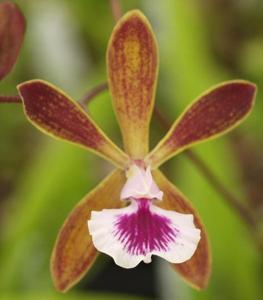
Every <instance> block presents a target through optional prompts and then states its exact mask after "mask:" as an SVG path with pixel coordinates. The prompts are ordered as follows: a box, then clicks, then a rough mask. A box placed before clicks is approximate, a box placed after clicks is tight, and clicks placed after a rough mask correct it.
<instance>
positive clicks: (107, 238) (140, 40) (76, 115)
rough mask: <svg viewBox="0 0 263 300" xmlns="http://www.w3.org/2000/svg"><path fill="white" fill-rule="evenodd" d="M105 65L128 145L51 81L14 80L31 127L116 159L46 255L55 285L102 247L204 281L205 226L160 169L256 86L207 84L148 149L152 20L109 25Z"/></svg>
mask: <svg viewBox="0 0 263 300" xmlns="http://www.w3.org/2000/svg"><path fill="white" fill-rule="evenodd" d="M107 67H108V83H109V89H110V92H111V95H112V103H113V107H114V111H115V113H116V116H117V120H118V123H119V125H120V128H121V132H122V137H123V143H124V149H125V152H124V151H123V150H121V149H120V148H119V147H117V146H116V145H115V144H114V143H113V142H112V141H111V140H110V139H109V138H108V137H107V136H106V135H105V134H104V133H103V132H102V130H101V129H100V128H99V127H98V126H97V125H96V124H95V123H94V121H92V119H91V118H90V116H89V115H88V114H87V113H86V112H85V111H84V110H83V108H82V107H81V106H80V105H79V104H78V103H76V102H74V101H73V100H72V99H71V98H70V97H69V96H67V95H66V94H65V93H63V92H62V91H61V90H59V89H58V88H56V87H54V86H53V85H51V84H49V83H47V82H44V81H42V80H31V81H28V82H25V83H22V84H20V85H19V86H18V91H19V94H20V96H21V98H22V101H23V106H24V112H25V114H26V116H27V118H28V119H29V121H30V122H31V123H32V124H33V125H34V126H36V127H37V128H38V129H40V130H41V131H43V132H44V133H46V134H49V135H51V136H52V137H55V138H59V139H62V140H67V141H69V142H72V143H74V144H77V145H80V146H82V147H84V148H86V149H89V150H91V151H93V152H94V153H96V154H98V155H100V156H102V157H103V158H105V159H107V160H109V161H110V162H112V163H113V164H114V165H115V166H116V167H117V168H116V169H115V170H114V171H113V172H112V173H111V174H110V175H109V176H108V177H107V178H106V179H105V180H104V181H102V182H101V183H100V184H99V185H98V186H97V187H96V188H95V189H94V190H93V191H91V192H90V193H89V194H88V195H86V196H85V197H84V198H83V199H82V200H81V201H80V202H79V203H78V204H77V205H76V206H75V208H74V209H73V210H72V212H71V213H70V214H69V216H68V218H67V219H66V221H65V222H64V224H63V226H62V228H61V230H60V232H59V235H58V237H57V240H56V243H55V247H54V250H53V254H52V259H51V272H52V277H53V280H54V283H55V286H56V288H57V289H58V290H60V291H66V290H68V289H69V288H70V287H72V286H73V285H74V284H75V283H77V282H78V281H79V280H80V279H81V278H82V277H83V276H84V274H85V273H86V272H87V271H88V269H89V268H90V267H91V266H92V264H93V263H94V261H95V259H96V257H97V254H98V250H99V251H100V252H104V253H107V254H108V255H111V256H112V257H113V259H114V260H115V262H116V263H117V264H118V265H121V266H123V267H125V268H130V267H134V266H136V265H137V264H138V263H139V262H140V261H142V260H143V261H145V262H150V261H151V256H152V255H159V256H161V257H163V258H165V259H166V260H168V261H169V262H170V263H171V265H172V267H173V268H175V269H176V270H177V272H178V273H179V274H180V275H181V276H182V277H183V278H184V279H185V280H187V281H188V282H189V283H190V284H191V285H192V286H194V287H196V288H204V287H205V286H206V285H207V282H208V279H209V275H210V269H211V268H210V264H211V256H210V251H209V245H208V238H207V234H206V231H205V228H204V226H203V224H202V222H201V220H200V218H199V216H198V214H197V213H196V211H195V210H194V208H193V207H192V206H191V205H190V203H189V201H188V200H187V199H186V197H185V196H184V195H183V194H182V193H181V192H180V191H179V190H178V189H177V188H176V187H175V186H174V185H173V184H172V183H171V182H169V181H168V179H167V178H166V177H165V176H164V175H163V174H162V172H161V171H159V170H158V167H159V166H160V165H161V164H163V163H164V162H165V161H167V160H168V159H169V158H171V157H172V156H174V155H176V154H178V153H180V152H182V151H183V150H185V149H188V148H190V147H191V146H193V145H194V144H197V143H200V142H202V141H206V140H209V139H211V138H214V137H217V136H219V135H221V134H223V133H225V132H227V131H229V130H230V129H232V128H234V127H235V126H237V125H238V124H239V123H240V122H241V121H242V120H243V119H244V118H245V117H246V116H247V115H248V114H249V112H250V111H251V109H252V106H253V103H254V98H255V92H256V87H255V85H254V84H252V83H249V82H247V81H243V80H236V81H229V82H225V83H223V84H220V85H218V86H216V87H213V88H212V89H210V90H209V91H207V92H205V93H204V94H202V95H201V96H199V97H198V98H197V99H196V100H195V101H194V102H193V103H192V104H190V105H189V107H188V108H187V109H186V110H185V111H184V112H183V113H182V115H181V116H180V117H179V118H178V119H177V121H176V122H175V123H174V124H173V125H172V126H171V129H170V130H169V131H168V132H167V134H166V135H165V136H164V138H163V139H162V140H161V141H160V142H159V143H158V144H157V146H156V147H155V148H154V149H153V150H151V151H150V152H149V151H148V142H149V125H150V119H151V116H152V111H153V105H154V98H155V88H156V81H157V73H158V50H157V43H156V39H155V37H154V34H153V31H152V29H151V25H150V24H149V22H148V20H147V19H146V17H145V16H144V15H143V14H142V13H141V12H140V11H138V10H132V11H130V12H128V13H127V14H125V15H124V16H123V17H122V18H121V19H120V20H119V21H118V23H117V24H116V26H115V28H114V30H113V33H112V35H111V38H110V41H109V44H108V50H107Z"/></svg>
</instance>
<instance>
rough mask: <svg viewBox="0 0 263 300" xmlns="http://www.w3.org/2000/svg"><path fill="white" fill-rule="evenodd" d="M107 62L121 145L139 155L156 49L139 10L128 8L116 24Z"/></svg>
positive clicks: (151, 93)
mask: <svg viewBox="0 0 263 300" xmlns="http://www.w3.org/2000/svg"><path fill="white" fill-rule="evenodd" d="M107 65H108V77H109V88H110V91H111V94H112V100H113V106H114V109H115V113H116V115H117V118H118V122H119V124H120V127H121V131H122V136H123V142H124V147H125V149H126V152H127V153H128V154H130V155H131V156H132V157H133V158H135V159H142V158H143V157H144V156H145V154H147V153H148V143H149V124H150V119H151V115H152V110H153V105H154V98H155V88H156V81H157V73H158V50H157V44H156V40H155V37H154V33H153V31H152V28H151V25H150V24H149V22H148V20H147V19H146V17H145V16H144V15H143V14H142V13H141V12H140V11H139V10H132V11H130V12H128V13H127V14H126V15H124V16H123V17H122V18H121V19H120V20H119V21H118V23H117V24H116V26H115V28H114V30H113V33H112V36H111V39H110V41H109V45H108V52H107Z"/></svg>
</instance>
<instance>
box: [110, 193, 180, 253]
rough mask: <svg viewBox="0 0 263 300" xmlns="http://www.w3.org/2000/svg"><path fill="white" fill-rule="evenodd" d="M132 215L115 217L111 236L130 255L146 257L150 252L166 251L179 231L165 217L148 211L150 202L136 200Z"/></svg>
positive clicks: (143, 199) (142, 199)
mask: <svg viewBox="0 0 263 300" xmlns="http://www.w3.org/2000/svg"><path fill="white" fill-rule="evenodd" d="M133 201H136V205H137V210H136V211H135V212H134V213H130V214H122V215H119V216H117V220H116V222H115V224H114V225H115V229H114V232H113V234H114V235H115V237H117V238H118V240H119V241H120V242H121V243H122V244H123V246H124V249H125V250H126V251H127V252H128V253H129V254H131V255H146V254H147V253H150V252H152V251H165V252H166V251H168V250H169V244H170V243H172V242H174V241H175V239H176V236H177V234H178V233H179V230H178V229H176V228H174V227H173V226H172V222H171V220H170V219H168V218H167V217H165V216H161V215H159V214H156V213H154V212H152V211H151V210H150V205H151V200H149V199H146V198H141V199H136V200H133Z"/></svg>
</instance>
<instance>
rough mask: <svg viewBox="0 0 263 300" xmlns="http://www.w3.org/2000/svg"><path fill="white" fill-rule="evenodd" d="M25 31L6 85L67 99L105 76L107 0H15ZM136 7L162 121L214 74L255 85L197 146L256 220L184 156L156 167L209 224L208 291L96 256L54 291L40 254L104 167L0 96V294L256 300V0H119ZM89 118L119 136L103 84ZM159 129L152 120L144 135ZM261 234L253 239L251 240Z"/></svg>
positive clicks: (260, 225) (261, 55)
mask: <svg viewBox="0 0 263 300" xmlns="http://www.w3.org/2000/svg"><path fill="white" fill-rule="evenodd" d="M15 2H16V3H17V4H18V5H19V6H20V8H21V10H22V11H23V13H24V15H25V17H26V19H27V33H26V38H25V41H24V46H23V49H22V52H21V55H20V57H19V60H18V63H17V65H16V67H15V69H14V70H13V72H12V73H11V74H10V75H9V76H8V77H7V78H6V79H5V80H3V81H2V82H1V83H0V93H1V94H15V93H16V90H15V86H16V84H18V83H19V82H22V81H25V80H28V79H32V78H41V79H45V80H47V81H50V82H52V83H53V84H55V85H58V86H59V87H61V88H62V89H63V90H65V91H66V92H67V93H68V94H69V95H71V96H72V97H74V98H75V99H79V98H81V97H82V96H83V95H84V94H85V93H86V92H87V91H88V90H89V89H90V88H92V87H93V86H95V85H96V84H99V83H101V82H103V81H105V79H106V66H105V51H106V46H107V42H108V39H109V36H110V33H111V30H112V27H113V26H114V21H113V18H112V14H111V9H110V5H109V2H108V1H107V0H100V1H98V0H88V1H87V0H86V1H85V0H75V1H70V0H37V1H33V0H18V1H15ZM120 3H121V5H122V8H123V11H124V12H125V11H127V10H129V9H132V8H140V9H141V10H142V11H143V12H144V13H145V14H146V16H147V17H148V18H149V20H150V22H151V23H152V26H153V28H154V30H155V33H156V35H157V39H158V42H159V49H160V74H159V82H158V92H157V100H156V101H157V104H158V107H159V108H160V110H161V111H162V112H163V113H164V115H165V116H166V117H167V118H168V119H169V120H174V119H175V118H176V117H177V116H178V114H179V113H180V112H181V111H182V109H183V108H184V107H185V106H186V105H187V104H188V103H189V102H190V101H192V100H193V99H194V98H196V96H198V94H200V93H201V92H203V91H204V90H205V89H207V88H209V87H210V86H211V85H213V84H216V83H219V82H220V81H224V80H229V79H236V78H243V79H247V80H251V81H253V82H255V83H257V85H258V96H257V102H256V106H255V109H254V111H253V113H252V115H251V116H250V117H249V119H248V120H247V121H246V122H245V123H244V124H243V125H242V126H241V127H240V128H238V129H237V130H235V131H234V132H233V133H231V134H228V135H227V136H226V137H223V138H220V139H218V140H215V141H212V142H209V143H207V144H204V145H201V146H197V147H195V149H194V151H195V152H196V153H198V154H199V155H200V156H201V157H202V158H203V159H204V160H205V161H206V163H207V164H208V165H209V166H210V168H211V169H212V170H213V171H214V172H215V173H216V174H217V175H218V177H219V178H220V179H221V180H222V181H223V182H224V184H225V185H226V186H227V187H228V188H229V190H231V192H233V193H234V194H236V195H237V196H238V197H239V199H240V201H245V204H246V205H247V206H248V209H249V210H250V211H251V213H252V214H253V215H254V217H255V220H256V226H255V228H253V230H251V229H248V227H247V226H246V225H245V224H244V222H243V220H242V219H241V218H240V217H239V215H238V214H237V213H236V212H235V211H234V210H233V209H232V208H230V207H229V205H228V204H227V203H226V201H225V200H224V199H223V198H222V197H221V196H220V195H219V194H218V193H217V192H216V191H215V190H214V189H213V188H212V187H211V186H210V185H209V183H208V182H207V181H206V179H205V178H204V177H203V176H202V175H201V173H200V172H199V171H198V169H197V168H196V167H195V166H194V165H193V164H192V163H191V162H190V161H189V160H188V159H187V157H186V156H184V155H183V154H182V155H180V156H178V157H176V158H174V159H172V160H171V161H169V163H168V164H167V166H165V168H164V171H166V172H167V173H169V177H170V179H171V181H173V182H174V183H175V184H176V185H177V186H178V187H179V188H180V189H181V190H182V191H183V192H184V193H185V194H186V195H187V196H188V197H189V198H190V199H191V200H192V202H193V204H194V206H195V207H196V208H197V209H198V211H199V213H200V215H201V216H202V219H203V221H204V223H205V225H206V227H207V230H208V233H209V236H210V239H211V246H212V253H213V272H212V278H211V281H210V284H209V286H208V288H207V290H205V291H202V292H197V291H194V290H192V289H191V288H190V287H188V286H187V285H186V284H185V283H184V282H183V281H182V280H181V279H180V278H179V277H178V276H177V275H176V274H175V273H174V272H173V271H172V270H171V269H170V268H169V266H168V264H167V263H166V262H164V261H161V260H158V259H157V258H156V259H154V262H153V264H151V265H147V266H145V265H142V266H140V267H138V270H137V271H134V270H133V271H125V272H123V270H121V269H120V268H118V267H115V266H114V265H113V263H112V261H111V260H110V259H108V258H106V257H104V256H103V257H101V259H100V260H99V261H98V263H96V265H95V267H94V268H93V269H92V271H91V272H90V273H89V274H88V275H87V276H86V277H85V278H84V279H83V280H82V281H81V283H80V284H78V285H77V286H76V287H75V288H73V289H72V290H71V291H70V292H68V293H67V294H65V295H63V294H62V295H61V294H59V293H57V292H55V290H54V288H53V285H52V282H51V278H50V273H49V258H50V253H51V249H52V246H53V243H54V240H55V238H56V234H57V232H58V230H59V228H60V226H61V224H62V222H63V220H64V219H65V217H66V216H67V214H68V212H69V211H70V210H71V208H72V207H73V206H74V204H75V203H77V202H78V201H79V200H80V199H81V198H82V196H83V195H85V194H86V193H87V192H88V191H89V190H90V189H91V188H92V187H94V186H95V185H96V184H97V183H98V182H99V181H100V180H101V179H102V178H103V177H104V176H105V175H106V174H107V173H108V171H109V170H110V169H111V166H109V165H108V164H107V163H105V162H104V161H102V160H101V159H99V158H97V157H95V156H94V155H92V154H89V153H87V152H85V151H84V150H81V149H78V148H77V147H74V146H71V145H68V144H66V143H62V142H57V141H54V140H51V139H50V138H48V137H46V136H44V135H43V134H41V133H40V132H38V131H37V130H35V129H34V128H33V127H32V126H31V125H30V124H29V123H28V122H27V121H26V119H25V117H24V115H23V112H22V108H21V106H20V105H17V104H9V105H7V104H1V105H0V124H1V125H0V136H1V142H0V299H1V300H13V299H14V300H20V299H21V300H31V299H32V300H38V299H39V300H42V299H45V300H46V299H48V300H49V299H50V300H53V299H54V300H56V299H68V300H69V299H70V300H71V299H72V300H73V299H74V300H78V299H79V300H82V299H91V300H93V299H94V300H95V299H96V300H97V299H167V300H173V299H179V300H181V299H182V300H184V299H186V300H192V299H193V300H194V299H214V300H219V299H231V300H235V299H241V300H242V299H244V300H245V299H253V300H259V299H262V293H263V284H262V283H263V257H262V240H263V218H262V216H263V198H262V195H263V151H262V146H263V134H262V133H263V123H262V118H263V104H262V103H263V22H262V20H263V1H262V0H184V1H182V0H163V1H150V0H142V1H136V0H125V1H124V0H122V1H120ZM89 111H90V113H91V115H92V117H93V118H94V119H95V120H96V121H97V122H98V123H99V124H100V126H101V127H102V128H103V129H104V130H105V131H106V133H108V135H109V136H110V137H112V139H113V140H114V141H115V142H116V143H117V144H119V145H120V143H121V140H120V133H119V129H118V126H117V124H116V120H115V117H114V115H113V112H112V108H111V103H110V97H109V94H108V92H104V93H102V94H100V95H99V96H97V97H96V99H94V101H93V102H92V103H91V104H90V106H89ZM163 133H164V132H163V130H162V129H161V127H160V126H159V125H158V123H157V121H156V120H155V119H153V122H152V137H151V144H152V146H153V145H154V144H155V142H156V140H157V139H158V138H159V137H161V135H162V134H163ZM255 239H256V241H257V243H258V244H260V243H261V248H260V247H258V244H256V243H255Z"/></svg>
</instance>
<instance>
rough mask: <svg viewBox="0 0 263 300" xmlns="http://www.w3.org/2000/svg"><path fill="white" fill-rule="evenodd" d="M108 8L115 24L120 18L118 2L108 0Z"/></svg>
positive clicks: (120, 12) (116, 0)
mask: <svg viewBox="0 0 263 300" xmlns="http://www.w3.org/2000/svg"><path fill="white" fill-rule="evenodd" d="M110 7H111V11H112V16H113V18H114V21H115V22H117V21H118V20H119V19H120V17H121V16H122V11H121V5H120V2H119V1H118V0H110Z"/></svg>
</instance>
